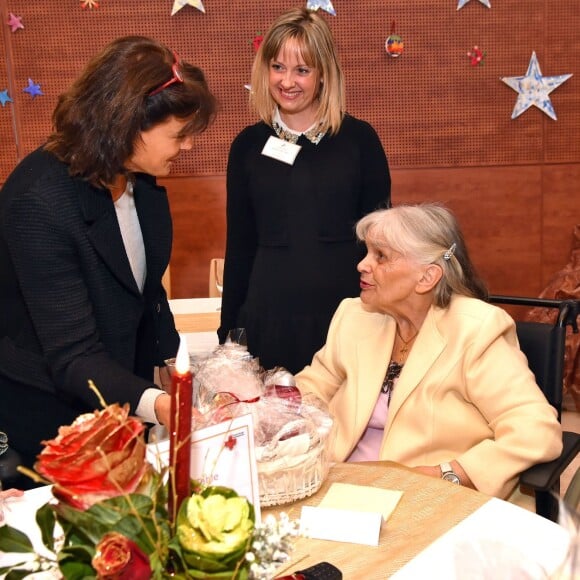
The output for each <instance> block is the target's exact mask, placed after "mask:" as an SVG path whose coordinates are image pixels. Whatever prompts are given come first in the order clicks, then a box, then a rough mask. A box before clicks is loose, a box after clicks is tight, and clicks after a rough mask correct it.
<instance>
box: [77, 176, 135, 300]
mask: <svg viewBox="0 0 580 580" xmlns="http://www.w3.org/2000/svg"><path fill="white" fill-rule="evenodd" d="M77 183H78V185H79V200H80V201H79V203H80V207H81V212H82V214H83V217H84V219H85V222H86V223H87V225H88V233H87V235H88V238H89V240H90V241H91V243H92V244H93V247H94V248H95V250H96V252H97V253H98V254H99V255H100V256H101V258H102V259H103V262H105V264H106V265H107V267H108V268H109V270H110V271H111V272H112V273H113V275H114V276H115V277H116V278H117V279H118V280H119V282H120V283H121V284H123V286H125V287H126V288H127V289H128V290H130V291H131V292H133V293H134V294H137V295H140V292H139V288H137V283H136V282H135V277H134V276H133V272H132V271H131V265H130V264H129V259H128V258H127V253H126V252H125V245H124V243H123V238H122V236H121V230H120V228H119V222H118V221H117V215H116V214H115V206H114V205H113V200H112V199H111V195H110V193H109V192H108V191H107V190H106V189H98V188H96V187H93V186H91V185H90V184H88V183H86V182H84V181H80V180H79V181H77Z"/></svg>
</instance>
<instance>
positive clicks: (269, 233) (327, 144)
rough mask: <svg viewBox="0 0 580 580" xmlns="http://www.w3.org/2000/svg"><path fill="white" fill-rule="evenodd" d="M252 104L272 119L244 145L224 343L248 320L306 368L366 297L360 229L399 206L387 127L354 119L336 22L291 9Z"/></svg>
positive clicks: (253, 129) (266, 362)
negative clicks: (346, 306)
mask: <svg viewBox="0 0 580 580" xmlns="http://www.w3.org/2000/svg"><path fill="white" fill-rule="evenodd" d="M251 83H252V89H251V92H250V103H251V105H252V108H253V109H254V111H255V112H256V113H257V115H258V117H259V118H260V119H261V120H260V122H258V123H256V124H254V125H251V126H249V127H246V128H245V129H244V130H243V131H242V132H241V133H240V134H239V135H238V136H237V137H236V139H235V140H234V142H233V144H232V146H231V149H230V154H229V160H228V170H227V241H226V254H225V264H224V280H223V282H224V284H223V297H222V315H221V326H220V329H219V330H218V335H219V339H220V342H224V340H225V339H226V337H227V334H228V331H229V330H231V329H232V328H237V327H245V328H246V331H247V332H246V336H247V343H248V349H249V350H250V352H251V353H252V354H253V355H254V356H257V357H259V359H260V362H261V363H262V365H263V366H264V367H265V368H272V367H274V366H283V367H286V368H287V369H288V370H289V371H290V372H297V371H299V370H300V369H301V368H303V367H304V365H306V364H308V362H310V360H311V359H312V355H313V354H314V353H315V352H316V351H317V350H318V349H319V348H320V347H321V346H322V345H323V344H324V340H325V338H326V332H327V330H328V324H329V323H330V319H331V318H332V314H333V312H334V311H335V309H336V307H337V306H338V304H339V302H340V301H341V300H342V299H343V298H346V297H347V296H356V294H357V293H358V277H357V274H356V269H355V266H356V263H357V262H358V260H360V258H361V257H362V251H361V250H362V249H361V247H360V245H358V244H357V242H356V237H355V235H354V225H355V223H356V222H357V220H358V219H359V218H361V217H362V216H363V215H365V214H366V213H368V212H370V211H373V210H374V209H376V208H378V207H388V206H389V205H390V192H391V179H390V175H389V166H388V163H387V158H386V156H385V152H384V150H383V147H382V145H381V141H380V139H379V137H378V135H377V133H376V131H375V130H374V129H373V128H372V127H371V125H369V124H368V123H367V122H365V121H362V120H360V119H356V118H355V117H353V116H351V115H349V114H347V112H346V102H345V80H344V75H343V72H342V68H341V65H340V62H339V58H338V53H337V49H336V46H335V43H334V39H333V37H332V33H331V31H330V28H329V26H328V24H327V23H326V21H325V20H324V18H323V17H322V16H321V15H318V14H316V13H314V12H311V11H309V10H307V9H305V8H295V9H292V10H289V11H288V12H285V13H284V14H282V15H281V16H280V17H279V18H277V19H276V21H275V22H274V23H273V24H272V26H271V28H270V30H269V31H268V33H267V34H266V35H265V37H264V40H263V42H262V44H261V45H260V48H259V50H258V52H257V54H256V58H255V60H254V66H253V69H252V79H251Z"/></svg>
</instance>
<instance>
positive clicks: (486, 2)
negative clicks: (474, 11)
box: [457, 0, 491, 10]
mask: <svg viewBox="0 0 580 580" xmlns="http://www.w3.org/2000/svg"><path fill="white" fill-rule="evenodd" d="M479 1H480V2H481V3H482V4H483V5H484V6H487V7H488V8H491V4H490V3H489V0H479ZM468 2H471V0H459V3H458V4H457V10H461V9H462V8H463V7H464V6H465V5H466V4H467V3H468Z"/></svg>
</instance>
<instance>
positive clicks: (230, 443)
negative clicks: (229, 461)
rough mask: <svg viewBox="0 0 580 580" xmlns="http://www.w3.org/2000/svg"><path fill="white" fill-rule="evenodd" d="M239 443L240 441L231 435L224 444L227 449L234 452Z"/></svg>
mask: <svg viewBox="0 0 580 580" xmlns="http://www.w3.org/2000/svg"><path fill="white" fill-rule="evenodd" d="M237 442H238V440H237V439H236V438H235V437H234V436H233V435H230V436H229V437H228V439H227V441H226V442H225V443H224V446H225V447H227V448H228V449H229V450H230V451H232V450H233V448H234V447H235V446H236V443H237Z"/></svg>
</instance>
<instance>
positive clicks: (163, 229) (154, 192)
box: [134, 174, 173, 293]
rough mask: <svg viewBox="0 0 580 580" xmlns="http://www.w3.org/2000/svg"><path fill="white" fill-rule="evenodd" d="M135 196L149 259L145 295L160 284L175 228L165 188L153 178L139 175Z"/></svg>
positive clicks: (169, 254)
mask: <svg viewBox="0 0 580 580" xmlns="http://www.w3.org/2000/svg"><path fill="white" fill-rule="evenodd" d="M136 177H137V179H136V182H135V188H134V194H135V205H136V207H137V215H138V216H139V224H140V225H141V233H142V235H143V243H144V245H145V256H146V258H147V278H146V280H145V289H144V293H147V292H148V290H149V289H150V288H151V289H153V288H156V287H157V286H158V285H159V282H160V280H161V277H162V276H163V273H164V272H165V269H166V268H167V265H168V264H169V258H170V257H171V244H172V239H173V226H172V222H171V214H170V212H169V203H168V200H167V194H166V192H165V189H164V188H162V187H160V186H158V185H157V184H156V183H155V179H154V178H153V177H150V176H147V175H144V174H137V176H136Z"/></svg>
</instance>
